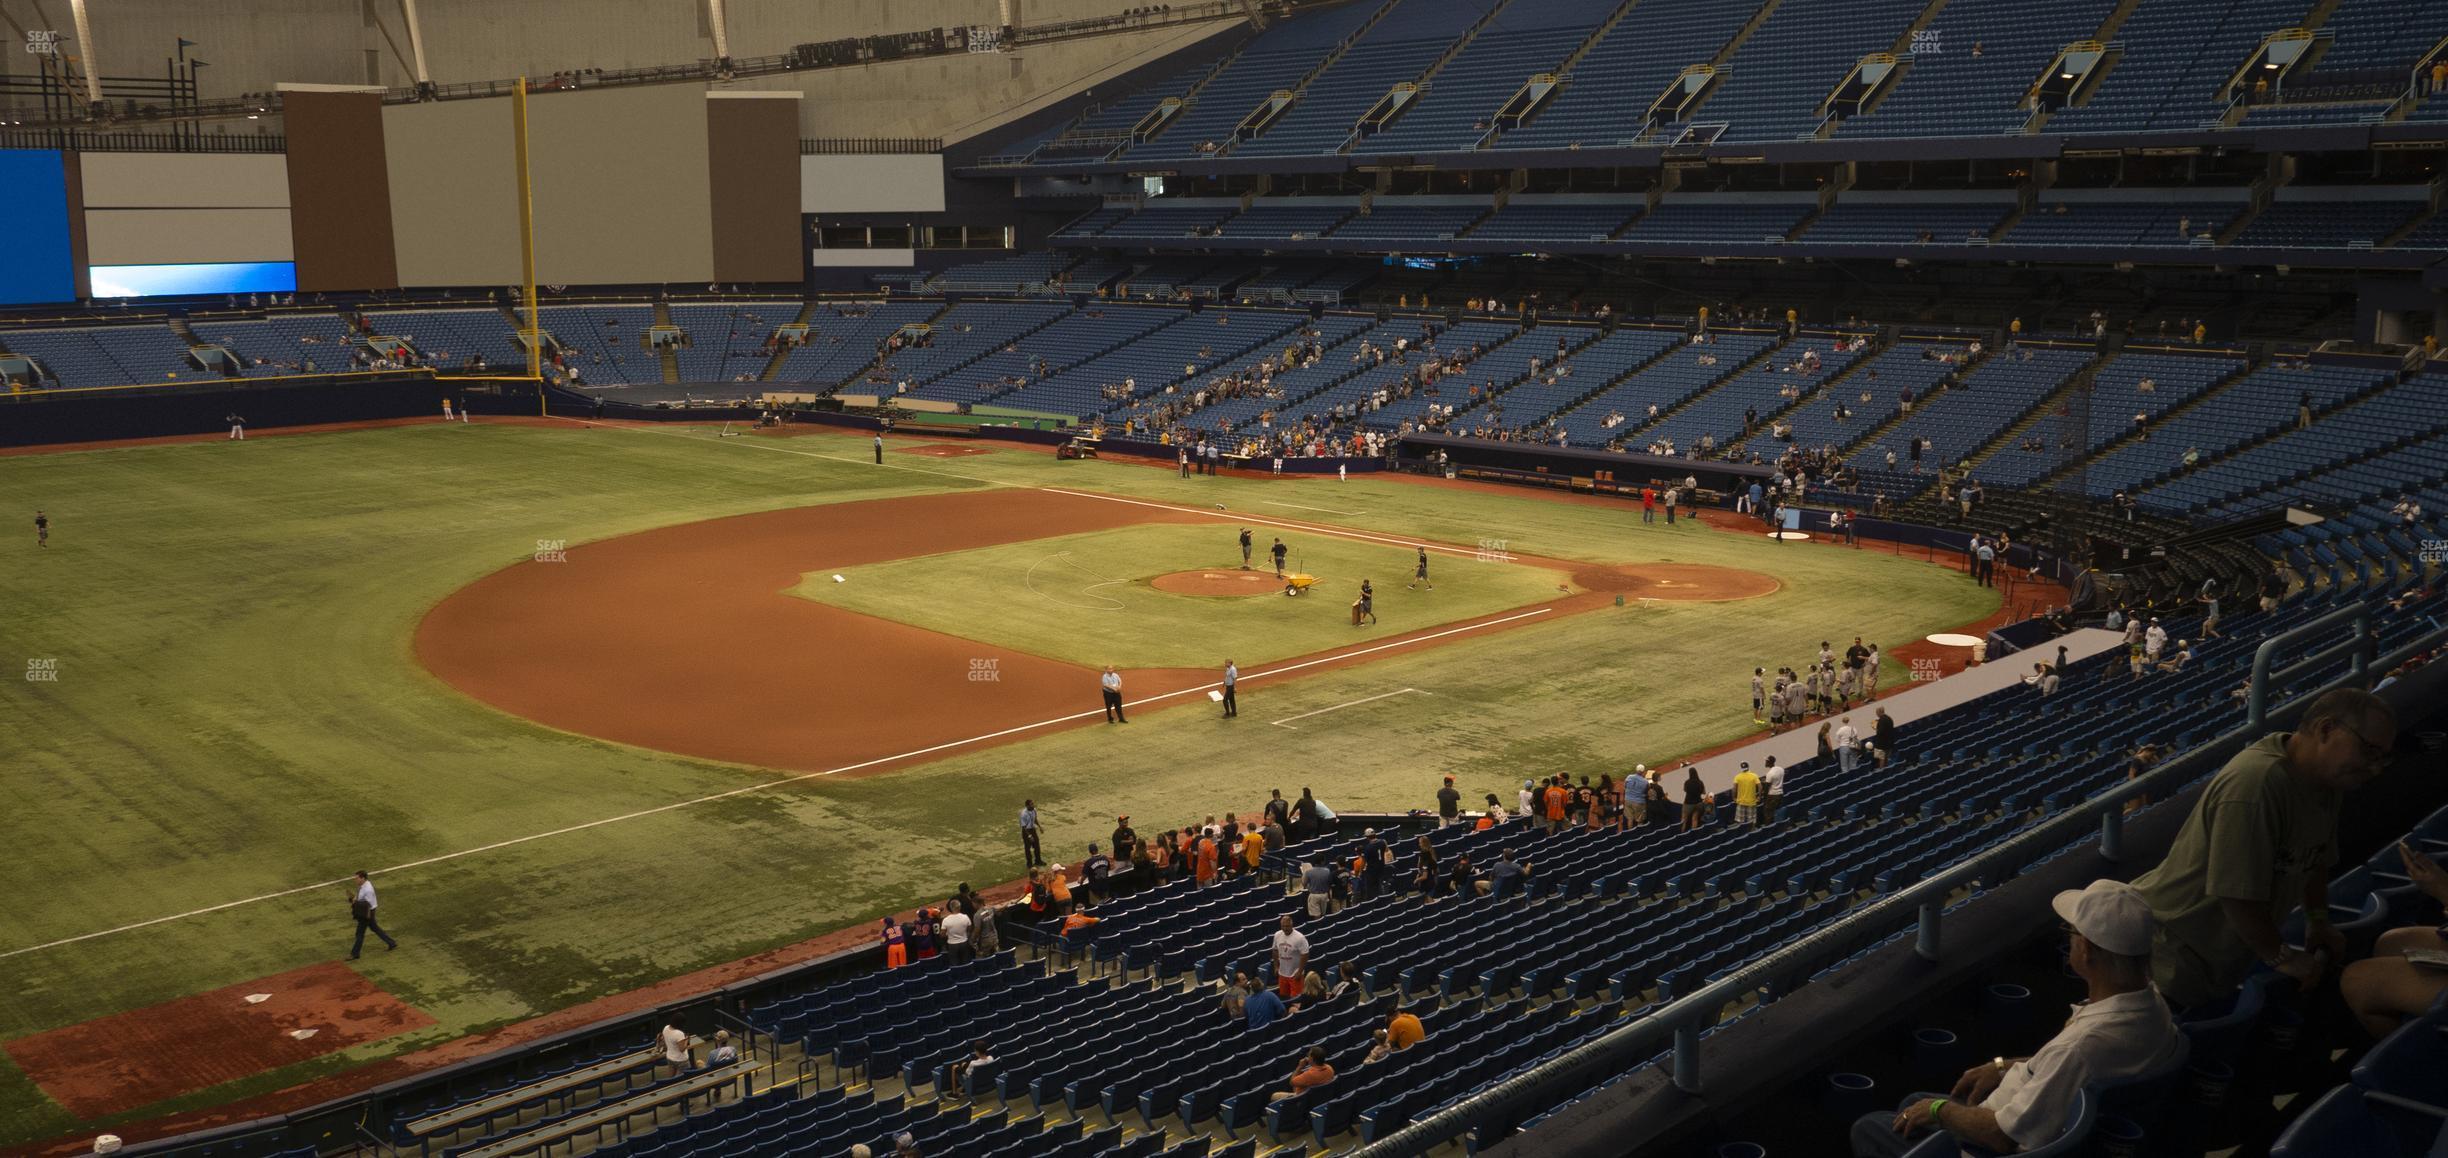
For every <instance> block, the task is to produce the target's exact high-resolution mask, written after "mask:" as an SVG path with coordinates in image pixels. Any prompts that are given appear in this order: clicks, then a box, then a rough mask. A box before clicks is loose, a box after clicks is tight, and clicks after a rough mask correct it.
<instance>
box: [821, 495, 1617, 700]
mask: <svg viewBox="0 0 2448 1158" xmlns="http://www.w3.org/2000/svg"><path fill="white" fill-rule="evenodd" d="M1278 530H1280V528H1270V527H1264V526H1260V527H1254V528H1252V531H1253V536H1254V537H1255V539H1256V543H1255V544H1254V549H1255V550H1256V551H1258V552H1264V551H1265V549H1266V547H1267V546H1268V544H1269V540H1270V539H1271V538H1272V536H1273V533H1274V532H1276V531H1278ZM1257 531H1267V532H1269V534H1267V535H1256V534H1255V532H1257ZM1238 533H1239V532H1238V528H1237V527H1236V526H1234V525H1233V524H1231V523H1222V522H1219V523H1212V524H1204V525H1193V526H1181V525H1175V524H1162V525H1156V526H1146V527H1125V528H1122V529H1120V530H1114V531H1100V532H1095V533H1091V534H1082V535H1063V536H1058V537H1054V538H1048V539H1033V540H1029V541H1027V542H1021V543H1006V544H1002V545H1000V546H994V547H980V548H977V549H975V550H970V551H949V552H945V553H943V554H939V555H924V556H919V557H917V558H912V559H903V560H899V561H896V562H891V563H884V564H880V565H875V566H868V567H860V568H856V569H854V570H851V571H849V572H848V573H847V574H844V575H843V578H844V580H845V581H844V582H840V583H836V582H834V581H833V575H834V574H837V573H838V572H830V571H818V572H815V573H813V574H811V575H809V576H808V577H807V581H806V582H803V583H801V584H800V585H799V586H797V587H795V588H793V589H792V591H791V593H792V594H794V595H799V596H802V597H805V598H808V599H814V600H818V601H820V602H825V603H831V604H834V605H837V606H840V607H845V608H848V609H850V610H852V611H857V612H863V613H865V614H868V615H876V616H882V617H883V618H886V619H893V620H898V621H900V622H903V623H909V624H914V625H916V626H919V627H926V628H932V629H933V630H936V631H942V632H947V633H949V634H952V635H958V636H963V637H965V638H969V639H976V640H982V641H985V642H987V643H992V644H996V645H998V646H1002V647H1008V648H1011V649H1013V650H1015V651H1024V652H1028V653H1030V654H1032V655H1043V656H1050V657H1052V658H1055V659H1066V660H1070V661H1072V662H1074V663H1080V664H1086V665H1088V666H1091V667H1099V666H1103V665H1105V664H1108V663H1110V664H1113V665H1115V666H1117V667H1214V666H1217V665H1219V664H1221V663H1223V661H1224V660H1225V659H1226V658H1227V657H1230V658H1233V659H1237V660H1238V661H1239V662H1240V663H1242V664H1243V665H1249V664H1255V663H1260V662H1264V661H1266V660H1272V659H1283V658H1286V657H1288V656H1295V655H1307V654H1309V653H1311V652H1318V651H1326V650H1328V649H1331V648H1337V647H1346V646H1350V645H1353V644H1358V643H1367V642H1372V641H1375V640H1378V639H1382V638H1384V637H1387V636H1393V635H1399V634H1402V633H1403V632H1406V631H1414V630H1417V629H1419V628H1422V627H1429V626H1433V625H1436V624H1440V623H1454V622H1457V621H1460V620H1464V619H1470V618H1474V617H1476V616H1481V615H1490V614H1494V613H1496V612H1499V611H1506V610H1510V609H1512V608H1515V607H1522V606H1526V605H1529V604H1532V603H1539V602H1543V601H1545V600H1549V599H1553V598H1555V597H1556V595H1557V594H1558V592H1557V590H1556V588H1557V587H1558V586H1559V585H1561V584H1563V583H1565V582H1567V581H1568V580H1569V579H1570V578H1571V577H1570V576H1569V575H1567V574H1565V573H1563V572H1559V571H1554V570H1551V569H1549V568H1546V567H1534V566H1530V565H1528V564H1521V563H1516V564H1503V563H1478V562H1474V561H1472V560H1471V559H1468V558H1465V559H1461V560H1456V559H1455V558H1454V557H1453V556H1451V555H1447V554H1439V555H1438V556H1437V557H1436V558H1434V559H1432V560H1431V561H1430V565H1429V569H1428V575H1429V579H1430V580H1431V581H1432V582H1434V583H1435V588H1434V589H1433V590H1430V589H1425V588H1423V589H1420V590H1409V589H1406V588H1405V587H1404V586H1403V585H1404V584H1405V583H1407V582H1409V581H1410V580H1411V576H1412V573H1413V566H1414V564H1415V561H1416V559H1417V556H1416V555H1415V554H1414V553H1413V551H1412V550H1411V549H1410V548H1406V547H1402V546H1398V545H1394V544H1389V543H1376V542H1369V541H1365V540H1354V539H1346V538H1338V537H1335V536H1332V535H1317V534H1302V533H1299V532H1291V533H1290V538H1291V542H1288V543H1287V544H1286V546H1291V544H1292V543H1298V544H1299V547H1298V550H1299V553H1300V556H1299V561H1298V562H1294V563H1290V564H1288V566H1290V567H1292V568H1293V569H1294V570H1295V571H1300V572H1306V573H1308V574H1311V575H1315V576H1317V578H1318V583H1317V586H1316V587H1315V588H1314V589H1312V590H1311V592H1310V593H1309V594H1307V595H1303V596H1301V597H1299V598H1286V597H1285V596H1284V594H1283V588H1282V587H1281V586H1279V585H1276V584H1273V583H1268V584H1265V585H1258V584H1253V585H1252V586H1253V587H1254V588H1255V591H1254V593H1253V594H1249V595H1227V596H1188V595H1172V594H1167V593H1165V592H1162V591H1159V590H1157V589H1155V588H1154V587H1151V586H1149V585H1148V581H1149V580H1150V579H1153V578H1155V577H1156V576H1159V575H1164V574H1168V573H1171V572H1175V571H1189V570H1198V569H1209V570H1216V571H1232V572H1238V571H1239V570H1240V567H1241V553H1240V548H1239V547H1238V546H1236V545H1235V536H1236V535H1237V534H1238ZM1253 566H1258V567H1262V568H1264V569H1265V570H1264V571H1263V572H1262V573H1263V574H1268V575H1272V573H1273V564H1272V563H1271V562H1264V561H1261V562H1256V563H1253ZM1363 578H1367V579H1369V580H1371V584H1372V586H1373V588H1374V589H1375V591H1376V604H1375V606H1376V611H1377V622H1376V623H1375V624H1373V625H1368V624H1364V625H1362V626H1359V627H1354V626H1352V622H1351V603H1352V600H1353V599H1355V598H1357V597H1358V594H1359V590H1360V581H1361V579H1363Z"/></svg>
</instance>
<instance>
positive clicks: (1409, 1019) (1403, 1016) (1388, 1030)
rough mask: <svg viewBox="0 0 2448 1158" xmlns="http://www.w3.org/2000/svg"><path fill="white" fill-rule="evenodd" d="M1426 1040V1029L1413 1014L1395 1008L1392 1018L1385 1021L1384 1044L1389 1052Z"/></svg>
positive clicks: (1399, 1050)
mask: <svg viewBox="0 0 2448 1158" xmlns="http://www.w3.org/2000/svg"><path fill="white" fill-rule="evenodd" d="M1426 1040H1428V1030H1427V1028H1426V1027H1425V1026H1422V1025H1421V1024H1420V1019H1419V1018H1418V1017H1417V1016H1416V1015H1414V1014H1411V1013H1409V1012H1406V1011H1402V1010H1397V1011H1395V1014H1394V1016H1393V1018H1392V1019H1391V1020H1389V1021H1387V1022H1386V1027H1385V1044H1386V1049H1387V1050H1389V1051H1391V1052H1395V1053H1399V1052H1401V1051H1403V1050H1406V1049H1409V1048H1411V1047H1412V1046H1415V1045H1418V1044H1419V1043H1421V1042H1423V1041H1426Z"/></svg>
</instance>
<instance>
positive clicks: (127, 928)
mask: <svg viewBox="0 0 2448 1158" xmlns="http://www.w3.org/2000/svg"><path fill="white" fill-rule="evenodd" d="M1553 610H1554V608H1551V607H1533V608H1531V609H1530V610H1528V611H1522V612H1516V613H1515V614H1512V615H1508V616H1505V617H1503V618H1501V619H1490V620H1487V621H1485V622H1482V623H1467V624H1464V625H1462V626H1460V627H1449V628H1446V629H1445V630H1443V631H1436V632H1430V633H1429V634H1427V635H1416V636H1412V637H1411V638H1409V639H1397V640H1394V641H1392V642H1389V643H1380V644H1374V645H1371V646H1369V647H1363V648H1358V649H1356V650H1353V651H1346V652H1338V653H1336V654H1333V655H1325V656H1320V657H1318V658H1316V659H1310V660H1303V661H1301V662H1299V663H1294V664H1286V665H1284V666H1283V667H1278V668H1270V669H1268V670H1266V671H1259V672H1251V673H1249V674H1247V675H1244V676H1242V677H1241V678H1242V679H1243V680H1255V679H1263V678H1265V677H1267V676H1279V675H1284V674H1287V673H1290V672H1296V671H1300V670H1302V669H1304V668H1312V667H1316V666H1318V665H1320V664H1327V663H1338V662H1341V661H1343V660H1347V659H1357V658H1359V657H1360V656H1364V655H1374V654H1376V653H1377V652H1381V651H1390V650H1393V649H1394V648H1398V647H1410V646H1412V645H1414V644H1421V643H1426V642H1428V641H1429V640H1432V639H1443V638H1445V637H1447V636H1452V635H1460V634H1462V633H1464V632H1470V631H1481V630H1484V629H1486V628H1490V627H1500V626H1503V625H1504V624H1507V623H1514V622H1518V621H1520V620H1524V619H1530V618H1533V617H1536V616H1540V615H1545V614H1547V613H1548V612H1550V611H1553ZM1223 686H1224V685H1223V682H1222V681H1220V680H1219V681H1216V682H1213V683H1205V684H1200V685H1198V686H1196V687H1187V688H1181V689H1178V690H1175V691H1170V692H1164V693H1161V694H1159V695H1153V696H1148V697H1145V698H1143V699H1137V700H1132V701H1130V702H1129V703H1127V704H1126V705H1124V706H1125V707H1133V708H1135V707H1139V706H1140V705H1143V704H1153V703H1157V702H1160V701H1163V700H1169V699H1174V698H1176V697H1179V696H1187V695H1198V694H1201V693H1204V692H1206V691H1208V690H1210V689H1214V688H1220V687H1223ZM1102 714H1104V709H1102V708H1097V709H1093V710H1090V711H1085V712H1073V713H1071V714H1070V715H1067V716H1055V717H1054V718H1052V719H1047V720H1039V721H1037V722H1036V723H1033V724H1021V725H1018V726H1016V727H1010V728H1005V729H1003V730H1001V731H998V732H988V733H986V734H984V735H981V736H971V737H969V738H968V739H965V740H951V741H947V742H945V743H941V744H935V745H932V746H929V747H925V748H919V749H916V750H915V751H909V752H902V753H899V754H897V755H892V756H878V757H876V758H875V759H873V760H862V761H860V762H858V763H856V764H844V765H842V766H841V767H839V768H827V769H825V770H824V771H822V772H801V773H799V774H797V775H793V776H782V777H777V778H775V779H772V780H765V781H760V782H758V783H755V784H748V785H743V786H741V787H738V788H733V789H730V790H728V791H724V792H716V793H713V794H711V795H707V796H699V797H696V798H695V799H691V800H676V801H673V802H672V803H670V804H660V805H656V806H655V807H653V808H641V809H639V810H637V811H635V812H624V813H622V814H620V815H619V816H607V817H604V818H603V819H601V820H590V821H587V822H586V823H584V824H572V825H568V826H565V827H562V828H556V829H553V830H551V831H549V832H538V833H532V834H530V835H527V836H515V837H512V838H510V839H508V840H497V841H494V842H493V843H491V844H486V845H478V846H477V847H475V848H466V849H461V850H459V851H458V852H446V853H443V854H441V855H439V856H429V857H426V858H424V859H423V860H412V861H408V862H406V863H404V864H395V865H392V866H390V867H389V868H380V869H375V870H373V871H374V873H375V874H377V875H388V874H391V873H399V872H406V871H408V870H409V869H414V868H424V867H425V866H427V865H436V864H441V863H442V862H444V861H452V860H458V859H460V858H461V857H470V856H475V855H477V854H478V853H486V852H493V851H495V850H498V849H505V848H510V847H513V846H516V845H522V844H526V843H529V842H531V841H538V840H543V839H545V838H547V837H554V836H567V835H569V834H570V833H573V832H585V831H586V830H588V829H590V828H602V827H603V826H605V825H607V824H619V823H621V822H622V821H625V820H637V819H640V818H642V817H648V816H654V815H657V814H659V813H665V812H672V811H675V810H678V809H682V808H690V807H693V806H696V805H699V804H711V803H713V802H714V801H717V800H728V799H730V798H732V797H734V796H745V795H747V794H748V793H751V792H762V791H764V790H766V789H768V788H778V787H780V786H782V785H785V784H797V783H799V782H801V781H804V780H815V779H820V778H822V777H826V776H836V775H840V774H841V773H844V772H857V771H861V770H864V769H867V768H873V767H875V766H877V765H879V764H890V763H893V762H895V761H898V760H910V759H915V758H917V757H920V756H931V755H934V754H935V753H937V752H946V751H950V750H952V749H954V748H964V747H967V746H969V745H972V744H980V743H984V742H986V741H988V740H999V739H1002V738H1003V737H1005V736H1013V735H1018V734H1019V733H1022V732H1033V731H1036V730H1037V729H1039V728H1047V727H1052V726H1053V725H1056V724H1067V723H1070V722H1071V721H1073V720H1083V719H1087V718H1089V717H1091V716H1098V715H1102ZM350 879H351V878H349V877H340V878H337V879H334V880H327V881H316V882H315V883H313V884H310V885H299V886H297V887H296V888H289V889H281V890H279V891H277V892H269V893H260V894H257V895H255V896H252V897H245V898H242V899H239V900H235V901H223V902H222V903H220V904H217V905H206V906H204V907H203V908H200V909H189V910H187V911H186V912H184V913H172V914H170V915H169V916H166V917H154V918H151V919H149V920H143V921H136V922H133V923H130V924H125V925H121V926H119V927H117V928H115V929H103V930H100V931H98V932H92V933H80V934H78V935H76V936H74V937H62V938H60V939H58V940H56V941H45V942H43V943H42V944H39V945H27V946H24V947H22V948H17V949H9V950H5V951H0V961H4V960H7V959H8V958H11V957H18V956H22V955H24V954H27V953H37V952H41V951H42V950H44V949H56V948H59V947H60V946H62V945H74V944H77V943H78V942H81V941H91V940H95V939H97V938H101V937H108V936H111V935H113V934H116V933H129V932H134V931H135V930H138V929H148V928H151V927H153V926H155V925H163V924H168V923H169V922H172V921H179V920H185V919H186V918H188V917H201V916H204V915H206V914H208V913H218V912H221V911H223V910H225V909H235V908H238V907H240V906H242V905H252V904H255V903H256V902H258V901H273V900H279V899H280V898H282V897H294V896H296V895H298V894H299V893H306V892H312V891H314V890H316V889H328V888H335V887H338V886H340V885H344V884H347V883H348V882H349V881H350Z"/></svg>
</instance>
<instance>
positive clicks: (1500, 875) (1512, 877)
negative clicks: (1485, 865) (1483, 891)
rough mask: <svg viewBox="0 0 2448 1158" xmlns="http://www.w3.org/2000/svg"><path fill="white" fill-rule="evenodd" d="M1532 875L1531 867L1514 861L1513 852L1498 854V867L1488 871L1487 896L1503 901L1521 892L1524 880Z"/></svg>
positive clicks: (1506, 851)
mask: <svg viewBox="0 0 2448 1158" xmlns="http://www.w3.org/2000/svg"><path fill="white" fill-rule="evenodd" d="M1529 875H1530V866H1529V865H1526V864H1523V863H1521V862H1519V861H1516V860H1514V859H1513V850H1512V849H1509V848H1508V849H1505V850H1504V851H1502V852H1500V853H1497V854H1496V867H1495V868H1492V869H1489V870H1488V879H1487V885H1488V887H1487V894H1488V895H1489V896H1491V897H1494V898H1495V899H1497V900H1500V901H1501V900H1503V899H1505V898H1506V897H1509V896H1512V895H1513V894H1514V893H1517V892H1520V891H1521V884H1522V880H1523V879H1524V878H1526V877H1528V876H1529Z"/></svg>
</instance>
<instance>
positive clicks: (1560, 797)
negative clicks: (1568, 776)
mask: <svg viewBox="0 0 2448 1158" xmlns="http://www.w3.org/2000/svg"><path fill="white" fill-rule="evenodd" d="M1571 799H1572V793H1571V792H1570V791H1569V790H1567V789H1566V788H1565V787H1564V784H1563V780H1562V778H1561V777H1559V778H1558V779H1557V780H1556V782H1555V783H1552V784H1549V785H1548V786H1547V831H1549V832H1554V831H1556V830H1558V829H1561V828H1563V827H1564V805H1565V803H1566V802H1568V801H1570V800H1571Z"/></svg>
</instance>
